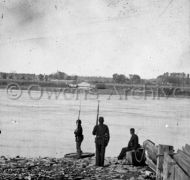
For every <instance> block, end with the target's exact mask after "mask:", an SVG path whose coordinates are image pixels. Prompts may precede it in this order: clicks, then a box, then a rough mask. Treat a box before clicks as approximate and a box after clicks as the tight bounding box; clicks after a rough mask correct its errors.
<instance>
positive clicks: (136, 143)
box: [128, 134, 139, 150]
mask: <svg viewBox="0 0 190 180" xmlns="http://www.w3.org/2000/svg"><path fill="white" fill-rule="evenodd" d="M128 147H129V148H131V149H135V150H136V149H137V148H138V147H139V138H138V136H137V135H136V134H133V135H132V136H131V139H130V141H129V143H128Z"/></svg>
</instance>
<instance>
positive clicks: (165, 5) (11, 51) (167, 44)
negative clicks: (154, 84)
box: [0, 0, 190, 78]
mask: <svg viewBox="0 0 190 180" xmlns="http://www.w3.org/2000/svg"><path fill="white" fill-rule="evenodd" d="M189 17H190V0H0V71H3V72H11V71H16V72H25V73H26V72H27V73H37V74H38V73H52V72H56V71H57V70H60V71H64V72H66V73H68V74H78V75H98V76H99V75H100V76H112V74H113V73H116V72H117V73H123V74H125V75H128V74H131V73H135V74H139V75H141V77H143V78H151V77H156V76H157V75H159V74H162V73H164V72H176V71H177V72H183V71H184V72H186V73H190V61H189V60H190V18H189Z"/></svg>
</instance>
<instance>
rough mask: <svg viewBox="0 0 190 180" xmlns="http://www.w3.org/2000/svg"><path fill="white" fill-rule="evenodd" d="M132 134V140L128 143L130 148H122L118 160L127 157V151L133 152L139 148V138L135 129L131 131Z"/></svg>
mask: <svg viewBox="0 0 190 180" xmlns="http://www.w3.org/2000/svg"><path fill="white" fill-rule="evenodd" d="M130 134H131V139H130V141H129V143H128V147H124V148H122V150H121V152H120V154H119V156H118V160H121V159H123V158H124V157H125V155H126V152H127V151H132V150H136V149H137V148H139V140H138V136H137V135H136V134H135V129H134V128H131V129H130Z"/></svg>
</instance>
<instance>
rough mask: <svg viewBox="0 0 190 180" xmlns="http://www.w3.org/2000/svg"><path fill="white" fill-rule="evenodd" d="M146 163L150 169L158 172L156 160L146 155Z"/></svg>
mask: <svg viewBox="0 0 190 180" xmlns="http://www.w3.org/2000/svg"><path fill="white" fill-rule="evenodd" d="M146 164H147V165H148V167H149V168H150V169H152V170H153V171H154V172H156V164H154V162H153V161H152V160H151V159H150V158H149V157H146Z"/></svg>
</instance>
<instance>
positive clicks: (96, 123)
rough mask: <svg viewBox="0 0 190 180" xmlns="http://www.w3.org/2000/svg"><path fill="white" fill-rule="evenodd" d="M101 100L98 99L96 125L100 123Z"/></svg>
mask: <svg viewBox="0 0 190 180" xmlns="http://www.w3.org/2000/svg"><path fill="white" fill-rule="evenodd" d="M99 102H100V101H99V100H98V108H97V117H96V125H98V118H99V108H100V107H99V106H100V105H99Z"/></svg>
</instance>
